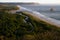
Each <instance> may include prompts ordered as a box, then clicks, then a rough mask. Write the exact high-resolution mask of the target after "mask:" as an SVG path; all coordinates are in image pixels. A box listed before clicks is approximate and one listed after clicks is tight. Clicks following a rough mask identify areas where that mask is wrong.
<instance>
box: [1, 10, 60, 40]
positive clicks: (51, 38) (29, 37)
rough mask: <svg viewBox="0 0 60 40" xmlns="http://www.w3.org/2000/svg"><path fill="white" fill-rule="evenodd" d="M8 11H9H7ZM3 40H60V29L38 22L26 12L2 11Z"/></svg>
mask: <svg viewBox="0 0 60 40" xmlns="http://www.w3.org/2000/svg"><path fill="white" fill-rule="evenodd" d="M6 11H7V10H6ZM0 39H1V40H60V28H58V27H56V26H54V25H50V24H48V23H45V22H43V21H39V22H38V21H36V20H34V19H33V17H32V16H29V15H25V14H24V12H20V13H15V14H12V13H8V12H5V10H3V11H0Z"/></svg>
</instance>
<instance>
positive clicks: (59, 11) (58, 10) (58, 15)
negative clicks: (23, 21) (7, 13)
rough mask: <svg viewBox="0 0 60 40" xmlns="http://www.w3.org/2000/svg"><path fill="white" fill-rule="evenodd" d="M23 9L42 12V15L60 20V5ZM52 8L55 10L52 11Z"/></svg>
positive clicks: (28, 6) (26, 6)
mask: <svg viewBox="0 0 60 40" xmlns="http://www.w3.org/2000/svg"><path fill="white" fill-rule="evenodd" d="M22 6H23V7H25V8H27V9H30V10H33V11H37V12H40V13H41V14H43V15H45V16H47V17H50V18H53V19H56V20H60V5H37V6H35V5H22ZM50 8H54V9H55V10H54V11H50Z"/></svg>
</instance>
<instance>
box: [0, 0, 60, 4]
mask: <svg viewBox="0 0 60 40" xmlns="http://www.w3.org/2000/svg"><path fill="white" fill-rule="evenodd" d="M0 2H37V3H40V4H60V0H0Z"/></svg>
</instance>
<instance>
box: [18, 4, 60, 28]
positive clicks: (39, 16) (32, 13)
mask: <svg viewBox="0 0 60 40" xmlns="http://www.w3.org/2000/svg"><path fill="white" fill-rule="evenodd" d="M18 7H19V8H20V10H19V11H22V12H27V13H25V14H26V15H28V14H29V15H30V16H33V17H34V18H35V17H36V18H37V19H38V20H42V21H44V22H46V23H49V24H51V25H55V26H57V27H60V21H58V20H55V19H53V18H49V17H46V16H44V15H42V14H40V13H39V12H35V11H31V10H29V9H26V8H24V7H21V6H19V5H18ZM35 20H36V19H35Z"/></svg>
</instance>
